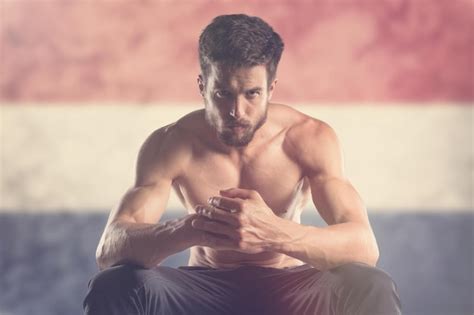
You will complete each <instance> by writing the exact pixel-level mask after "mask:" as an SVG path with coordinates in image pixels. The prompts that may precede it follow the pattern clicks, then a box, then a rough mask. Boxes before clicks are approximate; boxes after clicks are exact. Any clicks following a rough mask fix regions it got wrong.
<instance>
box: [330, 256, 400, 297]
mask: <svg viewBox="0 0 474 315" xmlns="http://www.w3.org/2000/svg"><path fill="white" fill-rule="evenodd" d="M333 272H334V274H336V276H337V277H338V278H339V281H340V283H341V284H342V285H343V286H344V287H346V288H348V289H350V290H357V291H359V292H367V291H375V292H379V293H381V294H383V293H392V292H395V291H396V284H395V282H394V281H393V279H392V277H391V276H390V275H389V274H388V273H386V272H385V271H383V270H382V269H379V268H376V267H372V266H369V265H367V264H363V263H348V264H345V265H342V266H339V267H336V268H334V269H333Z"/></svg>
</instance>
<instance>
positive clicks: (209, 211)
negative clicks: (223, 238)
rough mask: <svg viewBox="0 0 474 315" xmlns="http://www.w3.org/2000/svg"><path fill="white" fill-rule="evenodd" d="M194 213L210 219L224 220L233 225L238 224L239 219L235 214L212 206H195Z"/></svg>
mask: <svg viewBox="0 0 474 315" xmlns="http://www.w3.org/2000/svg"><path fill="white" fill-rule="evenodd" d="M196 213H197V214H199V215H202V216H205V217H206V218H209V219H211V220H215V221H221V222H225V223H228V224H230V225H232V226H235V227H238V226H240V224H239V220H238V219H237V217H236V216H235V215H233V214H232V213H230V212H229V211H227V210H222V209H219V208H216V207H214V206H207V205H199V206H197V207H196Z"/></svg>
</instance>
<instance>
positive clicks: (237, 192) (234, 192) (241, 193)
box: [219, 188, 258, 199]
mask: <svg viewBox="0 0 474 315" xmlns="http://www.w3.org/2000/svg"><path fill="white" fill-rule="evenodd" d="M219 194H221V196H224V197H229V198H242V199H251V198H255V197H256V195H258V193H257V192H256V191H255V190H250V189H244V188H229V189H224V190H220V191H219Z"/></svg>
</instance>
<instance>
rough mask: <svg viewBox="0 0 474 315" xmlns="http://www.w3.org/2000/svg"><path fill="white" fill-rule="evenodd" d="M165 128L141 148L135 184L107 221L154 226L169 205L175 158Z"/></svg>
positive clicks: (176, 166)
mask: <svg viewBox="0 0 474 315" xmlns="http://www.w3.org/2000/svg"><path fill="white" fill-rule="evenodd" d="M169 133H170V132H169V131H168V129H167V127H164V128H161V129H159V130H157V131H155V132H154V133H153V134H152V135H151V136H150V137H149V138H148V139H147V140H146V141H145V143H144V144H143V146H142V148H141V149H140V153H139V155H138V159H137V165H136V179H135V184H134V186H133V187H131V188H130V189H129V190H128V191H127V192H126V193H125V195H124V196H123V197H122V199H121V201H120V203H119V205H118V207H117V208H116V209H115V210H114V211H113V212H112V213H111V218H110V221H112V222H113V221H121V220H122V221H127V222H136V223H152V224H153V223H156V222H158V221H159V219H160V218H161V216H162V214H163V213H164V211H165V208H166V205H167V203H168V199H169V195H170V191H171V186H172V182H173V179H174V178H175V177H176V176H177V173H178V169H179V168H178V164H179V159H178V158H177V156H178V154H176V152H173V146H172V143H170V139H169V137H170V134H169Z"/></svg>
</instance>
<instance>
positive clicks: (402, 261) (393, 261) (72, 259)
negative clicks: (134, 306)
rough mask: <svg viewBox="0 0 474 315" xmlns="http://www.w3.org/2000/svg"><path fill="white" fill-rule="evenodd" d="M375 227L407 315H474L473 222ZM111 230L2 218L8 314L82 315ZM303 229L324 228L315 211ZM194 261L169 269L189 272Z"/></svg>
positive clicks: (173, 261) (411, 220) (69, 219)
mask: <svg viewBox="0 0 474 315" xmlns="http://www.w3.org/2000/svg"><path fill="white" fill-rule="evenodd" d="M181 213H182V212H181ZM170 218H172V217H170V216H169V215H165V217H164V219H170ZM370 220H371V222H372V225H373V228H374V233H375V235H376V236H377V240H378V244H379V247H380V253H381V257H380V260H379V262H378V265H377V266H378V267H379V268H382V269H383V270H385V271H386V272H388V273H389V274H390V275H391V276H392V278H393V280H394V281H395V283H396V284H397V286H398V290H399V293H400V298H401V301H402V310H403V314H404V315H470V314H473V312H474V305H473V300H472V296H473V281H474V278H473V273H472V272H471V267H472V264H473V256H472V250H473V248H472V242H468V241H467V240H468V239H472V236H473V224H474V216H473V215H472V214H468V213H463V214H458V215H450V216H446V215H439V214H396V213H393V214H373V213H370ZM105 222H106V216H104V215H103V214H88V215H80V214H48V215H34V214H22V215H18V214H5V213H3V214H1V213H0V244H1V246H0V255H1V256H0V257H2V259H1V260H0V270H2V277H1V278H0V292H2V294H0V314H11V315H31V314H34V315H64V314H80V313H81V306H82V301H83V298H84V296H85V293H86V289H87V282H88V281H89V279H90V278H91V277H92V275H93V274H95V273H96V272H97V266H96V264H95V261H94V253H95V247H96V241H97V239H98V238H99V236H100V233H101V231H102V229H103V226H104V224H105ZM302 223H303V224H313V225H317V226H324V224H323V223H322V221H321V219H320V218H319V217H318V216H316V215H315V212H310V211H306V213H305V214H304V215H303V220H302ZM13 235H18V236H15V237H13ZM188 255H189V254H188V252H187V251H184V252H181V253H179V254H176V255H173V256H171V257H169V258H168V259H167V260H166V261H165V262H164V263H163V265H166V266H173V267H176V266H182V265H186V264H187V258H188ZM242 315H244V314H242ZM295 315H299V314H295ZM368 315H369V314H368ZM371 315H372V314H371Z"/></svg>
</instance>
